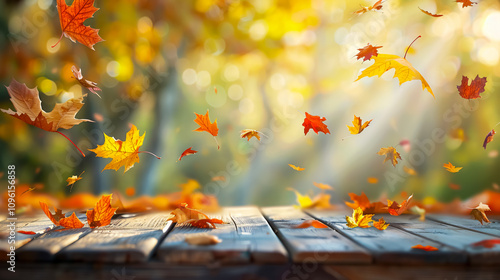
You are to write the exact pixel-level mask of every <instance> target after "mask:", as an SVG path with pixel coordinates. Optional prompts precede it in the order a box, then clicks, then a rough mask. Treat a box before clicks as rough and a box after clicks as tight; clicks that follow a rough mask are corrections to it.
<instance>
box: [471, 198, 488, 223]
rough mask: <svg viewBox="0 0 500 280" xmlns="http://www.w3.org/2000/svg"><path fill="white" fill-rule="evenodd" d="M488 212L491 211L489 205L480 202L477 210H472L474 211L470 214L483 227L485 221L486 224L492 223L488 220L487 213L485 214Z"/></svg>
mask: <svg viewBox="0 0 500 280" xmlns="http://www.w3.org/2000/svg"><path fill="white" fill-rule="evenodd" d="M486 211H491V209H490V207H489V206H488V204H484V203H482V202H479V205H478V206H477V207H476V208H474V209H472V211H470V214H471V215H472V217H473V218H474V219H476V220H478V221H479V222H480V223H481V225H482V224H483V221H484V222H486V223H489V222H490V220H488V217H487V216H486V213H484V212H486Z"/></svg>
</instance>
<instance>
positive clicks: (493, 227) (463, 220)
mask: <svg viewBox="0 0 500 280" xmlns="http://www.w3.org/2000/svg"><path fill="white" fill-rule="evenodd" d="M427 218H428V219H430V220H435V221H438V222H441V223H445V224H449V225H453V226H457V227H462V228H466V229H470V230H473V231H479V232H482V233H487V234H490V235H493V236H494V237H493V238H495V237H500V217H495V216H492V217H490V218H489V220H490V222H491V223H484V224H483V225H481V223H480V222H479V221H478V220H474V219H472V218H471V216H450V215H436V214H431V215H427Z"/></svg>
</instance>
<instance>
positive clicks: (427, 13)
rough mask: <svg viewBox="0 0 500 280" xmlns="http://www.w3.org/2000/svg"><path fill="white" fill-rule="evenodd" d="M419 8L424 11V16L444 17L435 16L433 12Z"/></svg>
mask: <svg viewBox="0 0 500 280" xmlns="http://www.w3.org/2000/svg"><path fill="white" fill-rule="evenodd" d="M418 8H419V9H420V10H421V11H422V13H424V14H426V15H429V16H431V17H442V16H443V15H438V14H433V13H431V12H428V11H426V10H423V9H422V8H420V7H418Z"/></svg>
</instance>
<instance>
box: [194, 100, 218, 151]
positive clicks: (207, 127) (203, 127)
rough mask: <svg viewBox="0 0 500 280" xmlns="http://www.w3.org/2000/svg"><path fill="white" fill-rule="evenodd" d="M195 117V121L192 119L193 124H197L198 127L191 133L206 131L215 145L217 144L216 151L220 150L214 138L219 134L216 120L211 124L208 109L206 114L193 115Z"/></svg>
mask: <svg viewBox="0 0 500 280" xmlns="http://www.w3.org/2000/svg"><path fill="white" fill-rule="evenodd" d="M194 114H195V115H196V119H194V122H195V123H197V124H198V125H199V126H200V127H198V128H197V129H195V130H193V131H200V132H202V131H206V132H208V133H210V134H211V135H212V136H213V137H214V139H215V143H217V149H219V148H220V146H219V142H217V138H215V136H217V135H218V134H219V128H218V127H217V119H215V121H214V122H213V123H212V122H210V116H209V115H208V109H207V113H206V114H205V115H200V114H197V113H194Z"/></svg>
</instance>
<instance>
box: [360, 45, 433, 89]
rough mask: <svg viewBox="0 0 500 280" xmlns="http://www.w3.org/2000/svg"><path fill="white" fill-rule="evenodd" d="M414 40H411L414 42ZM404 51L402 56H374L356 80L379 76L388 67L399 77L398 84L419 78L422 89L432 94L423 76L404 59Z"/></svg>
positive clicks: (387, 69)
mask: <svg viewBox="0 0 500 280" xmlns="http://www.w3.org/2000/svg"><path fill="white" fill-rule="evenodd" d="M418 38H420V36H418V37H417V39H418ZM417 39H415V40H417ZM415 40H414V41H413V42H415ZM413 42H412V44H413ZM410 46H411V44H410ZM409 48H410V47H408V49H409ZM408 49H407V50H406V53H407V52H408ZM406 53H405V56H404V57H399V56H397V55H393V54H379V55H377V56H376V57H374V61H375V62H374V63H373V64H372V65H371V66H369V67H368V68H366V69H365V70H363V71H362V72H361V74H360V75H359V77H358V78H357V79H356V81H358V80H360V79H361V78H364V77H373V76H375V75H377V76H379V77H380V76H382V74H384V73H385V72H387V71H389V70H390V69H395V70H396V72H395V73H394V78H396V77H397V78H398V79H399V85H401V84H403V83H405V82H408V81H411V80H420V81H421V82H422V89H427V91H428V92H430V94H432V96H434V93H433V92H432V89H431V87H430V86H429V84H428V83H427V81H426V80H425V79H424V77H423V76H422V75H421V74H420V73H419V72H418V71H417V69H415V68H414V67H413V66H412V65H411V63H410V62H409V61H408V60H406Z"/></svg>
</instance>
